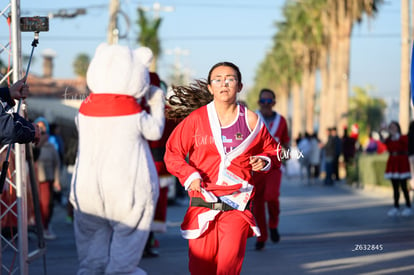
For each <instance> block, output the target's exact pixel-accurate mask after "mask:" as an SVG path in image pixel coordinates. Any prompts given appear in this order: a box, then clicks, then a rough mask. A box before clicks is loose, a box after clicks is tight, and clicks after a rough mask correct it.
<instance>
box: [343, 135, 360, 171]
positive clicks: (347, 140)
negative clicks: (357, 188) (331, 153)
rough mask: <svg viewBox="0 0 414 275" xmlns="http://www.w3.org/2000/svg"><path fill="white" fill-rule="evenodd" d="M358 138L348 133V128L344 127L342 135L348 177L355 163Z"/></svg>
mask: <svg viewBox="0 0 414 275" xmlns="http://www.w3.org/2000/svg"><path fill="white" fill-rule="evenodd" d="M356 142H357V140H356V139H355V138H353V137H350V136H349V135H348V128H344V135H343V137H342V153H343V156H344V163H345V171H346V176H347V178H348V176H349V173H350V169H351V167H353V166H354V165H355V154H356Z"/></svg>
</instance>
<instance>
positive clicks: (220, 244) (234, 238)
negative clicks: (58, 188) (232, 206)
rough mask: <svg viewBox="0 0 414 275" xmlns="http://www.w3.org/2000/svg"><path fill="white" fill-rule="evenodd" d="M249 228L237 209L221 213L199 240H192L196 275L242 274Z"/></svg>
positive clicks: (192, 265)
mask: <svg viewBox="0 0 414 275" xmlns="http://www.w3.org/2000/svg"><path fill="white" fill-rule="evenodd" d="M249 230H250V225H249V224H248V223H247V222H246V220H245V219H244V218H243V217H242V216H241V215H240V213H237V210H231V211H225V212H222V213H220V214H219V215H218V216H217V217H216V219H215V220H214V221H213V222H211V223H210V224H209V228H208V229H207V231H206V232H204V234H203V235H202V236H200V237H199V238H197V239H191V240H189V268H190V273H191V274H193V275H212V274H215V275H236V274H240V272H241V269H242V264H243V260H244V255H245V252H246V242H247V237H248V234H249Z"/></svg>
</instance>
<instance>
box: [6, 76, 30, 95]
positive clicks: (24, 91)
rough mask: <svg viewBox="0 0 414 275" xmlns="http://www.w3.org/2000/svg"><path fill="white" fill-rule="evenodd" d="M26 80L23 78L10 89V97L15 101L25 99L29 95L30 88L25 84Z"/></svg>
mask: <svg viewBox="0 0 414 275" xmlns="http://www.w3.org/2000/svg"><path fill="white" fill-rule="evenodd" d="M25 81H26V78H22V79H20V80H18V81H17V82H16V83H14V84H13V85H12V86H11V87H10V96H11V98H13V99H20V98H22V99H24V98H26V97H27V96H28V94H29V86H27V85H26V84H25Z"/></svg>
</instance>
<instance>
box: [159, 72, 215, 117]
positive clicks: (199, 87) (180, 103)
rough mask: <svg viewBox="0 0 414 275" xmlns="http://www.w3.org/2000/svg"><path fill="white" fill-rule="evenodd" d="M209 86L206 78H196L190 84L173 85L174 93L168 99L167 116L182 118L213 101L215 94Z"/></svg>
mask: <svg viewBox="0 0 414 275" xmlns="http://www.w3.org/2000/svg"><path fill="white" fill-rule="evenodd" d="M207 86H208V84H207V81H205V80H195V82H193V83H191V84H190V85H189V86H174V85H173V86H172V92H173V94H172V95H171V96H170V97H169V98H168V99H167V102H168V104H169V105H170V108H168V109H167V113H166V116H167V118H168V119H177V120H181V119H183V118H185V117H186V116H188V115H189V114H190V113H191V112H192V111H194V110H196V109H198V108H200V107H202V106H204V105H207V104H208V103H210V102H211V101H213V95H212V94H211V93H210V91H209V90H208V88H207Z"/></svg>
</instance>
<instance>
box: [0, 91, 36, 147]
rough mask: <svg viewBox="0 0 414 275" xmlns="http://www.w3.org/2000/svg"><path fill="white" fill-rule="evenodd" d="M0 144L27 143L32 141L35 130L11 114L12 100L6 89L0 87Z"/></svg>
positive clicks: (25, 121)
mask: <svg viewBox="0 0 414 275" xmlns="http://www.w3.org/2000/svg"><path fill="white" fill-rule="evenodd" d="M0 99H1V101H0V111H1V113H0V144H1V145H5V144H10V143H28V142H31V141H33V140H34V137H35V129H34V127H33V125H32V123H30V122H29V121H27V120H26V119H24V118H23V117H21V116H20V115H19V114H17V113H13V110H12V107H13V106H14V105H15V103H14V100H13V99H12V98H11V97H10V92H9V89H8V88H7V87H0Z"/></svg>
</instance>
